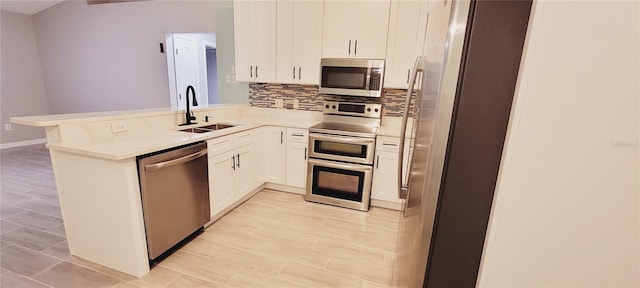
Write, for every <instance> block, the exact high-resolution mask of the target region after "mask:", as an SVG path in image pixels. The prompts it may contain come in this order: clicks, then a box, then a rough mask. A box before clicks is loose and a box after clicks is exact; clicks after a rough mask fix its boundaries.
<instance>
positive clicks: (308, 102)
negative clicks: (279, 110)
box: [249, 83, 415, 117]
mask: <svg viewBox="0 0 640 288" xmlns="http://www.w3.org/2000/svg"><path fill="white" fill-rule="evenodd" d="M406 94H407V90H405V89H384V97H382V98H368V97H350V96H336V95H321V94H319V93H318V86H315V85H296V84H265V83H251V84H249V105H250V106H256V107H265V108H270V107H275V100H276V99H283V100H284V108H285V109H293V100H294V99H298V103H299V104H298V110H308V111H322V103H323V101H324V100H337V101H353V102H364V103H379V104H380V103H381V104H382V107H383V108H382V111H383V113H382V115H383V116H391V117H400V116H401V115H402V109H403V107H404V101H405V95H406ZM414 102H415V93H414V95H413V97H412V99H411V109H410V110H409V111H413V106H414ZM411 114H412V113H411ZM411 114H410V115H411Z"/></svg>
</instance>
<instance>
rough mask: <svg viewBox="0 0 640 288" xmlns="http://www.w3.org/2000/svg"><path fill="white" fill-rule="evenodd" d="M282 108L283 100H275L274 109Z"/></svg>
mask: <svg viewBox="0 0 640 288" xmlns="http://www.w3.org/2000/svg"><path fill="white" fill-rule="evenodd" d="M282 107H284V100H282V99H276V108H282Z"/></svg>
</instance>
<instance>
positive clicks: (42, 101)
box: [0, 10, 49, 144]
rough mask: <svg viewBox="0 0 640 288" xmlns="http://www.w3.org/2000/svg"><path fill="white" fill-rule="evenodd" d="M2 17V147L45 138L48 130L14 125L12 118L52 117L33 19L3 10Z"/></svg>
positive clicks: (0, 17) (0, 106)
mask: <svg viewBox="0 0 640 288" xmlns="http://www.w3.org/2000/svg"><path fill="white" fill-rule="evenodd" d="M1 13H2V14H1V16H0V27H2V28H1V29H2V30H1V31H0V36H1V39H0V43H1V45H0V51H1V53H0V55H1V56H0V66H1V71H0V75H1V76H0V78H1V81H0V82H1V83H0V113H1V116H0V119H1V121H2V127H0V128H1V129H0V143H2V144H6V143H15V142H20V141H27V140H33V139H38V138H44V137H45V135H44V129H42V128H36V127H28V126H22V125H12V126H13V130H11V131H6V130H5V129H4V124H7V123H10V122H9V118H11V117H16V116H30V115H43V114H48V113H49V110H48V108H47V98H46V95H45V89H44V82H43V80H42V70H41V67H40V59H39V58H38V50H37V49H36V37H35V33H34V29H33V23H32V21H31V17H29V16H27V15H23V14H18V13H13V12H7V11H4V10H2V11H1Z"/></svg>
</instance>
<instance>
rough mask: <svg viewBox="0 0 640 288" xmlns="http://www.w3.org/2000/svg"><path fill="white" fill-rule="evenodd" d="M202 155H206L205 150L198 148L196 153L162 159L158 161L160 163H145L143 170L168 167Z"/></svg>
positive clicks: (148, 170)
mask: <svg viewBox="0 0 640 288" xmlns="http://www.w3.org/2000/svg"><path fill="white" fill-rule="evenodd" d="M204 155H207V150H200V151H198V152H196V153H193V154H189V155H187V156H183V157H180V158H176V159H173V160H169V161H164V162H160V163H156V164H150V165H145V166H144V171H146V172H151V171H155V170H158V169H162V168H166V167H170V166H173V165H178V164H180V163H185V162H189V161H191V160H195V159H198V158H200V157H202V156H204Z"/></svg>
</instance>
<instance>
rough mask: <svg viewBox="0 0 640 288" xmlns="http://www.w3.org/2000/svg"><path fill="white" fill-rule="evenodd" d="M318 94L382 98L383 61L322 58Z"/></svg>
mask: <svg viewBox="0 0 640 288" xmlns="http://www.w3.org/2000/svg"><path fill="white" fill-rule="evenodd" d="M320 66H321V70H320V93H321V94H333V95H346V96H364V97H382V95H383V93H382V86H383V81H384V59H351V58H323V59H322V60H320Z"/></svg>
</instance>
